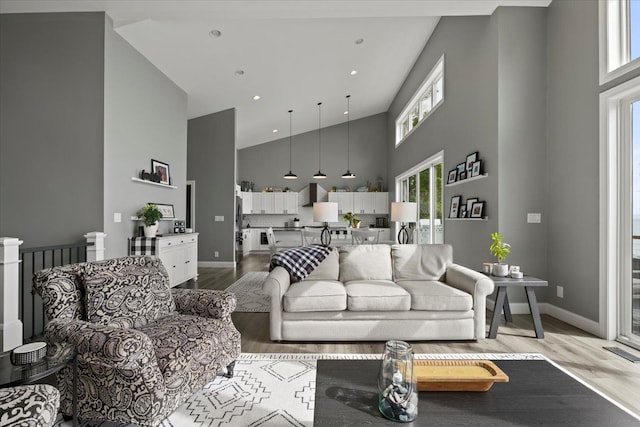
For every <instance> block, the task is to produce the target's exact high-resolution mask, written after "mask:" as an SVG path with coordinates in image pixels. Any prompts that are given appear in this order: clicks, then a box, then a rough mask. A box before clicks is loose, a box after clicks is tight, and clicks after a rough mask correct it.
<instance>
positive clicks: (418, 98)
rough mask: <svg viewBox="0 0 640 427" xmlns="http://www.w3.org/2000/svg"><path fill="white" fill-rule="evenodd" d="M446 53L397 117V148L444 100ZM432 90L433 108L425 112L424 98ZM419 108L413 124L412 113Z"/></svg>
mask: <svg viewBox="0 0 640 427" xmlns="http://www.w3.org/2000/svg"><path fill="white" fill-rule="evenodd" d="M439 82H440V83H441V89H440V93H441V96H440V98H439V99H438V101H435V100H436V99H437V96H436V87H437V86H438V83H439ZM444 86H445V84H444V54H442V55H441V56H440V58H439V59H438V61H437V62H436V65H435V66H434V67H433V68H432V69H431V71H429V74H427V77H426V78H425V79H424V80H423V81H422V83H421V84H420V87H419V88H418V90H417V91H416V92H415V93H414V94H413V96H412V97H411V99H410V100H409V102H407V104H406V105H405V107H404V108H403V109H402V112H401V113H400V114H399V115H398V117H397V118H396V122H395V123H396V148H397V147H398V146H399V145H400V144H402V143H403V142H404V141H405V140H406V139H407V138H408V137H409V135H411V134H412V133H413V131H414V130H415V129H417V128H418V127H419V126H420V124H422V122H423V121H424V120H425V119H426V118H427V117H429V116H430V115H431V114H433V112H434V111H435V110H437V109H438V107H440V105H442V103H443V102H444ZM429 92H431V108H430V109H429V110H428V111H427V112H426V113H424V111H423V102H422V101H423V99H424V98H426V95H427V94H428V93H429ZM416 109H417V110H418V122H417V123H416V124H412V122H411V120H410V119H411V115H412V114H413V113H414V111H415V110H416ZM405 121H407V122H408V126H407V127H408V129H407V131H406V133H405V132H403V125H404V122H405Z"/></svg>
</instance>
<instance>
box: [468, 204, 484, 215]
mask: <svg viewBox="0 0 640 427" xmlns="http://www.w3.org/2000/svg"><path fill="white" fill-rule="evenodd" d="M483 214H484V202H474V203H473V207H472V208H471V215H470V218H482V217H483Z"/></svg>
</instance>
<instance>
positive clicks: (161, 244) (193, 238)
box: [156, 233, 198, 287]
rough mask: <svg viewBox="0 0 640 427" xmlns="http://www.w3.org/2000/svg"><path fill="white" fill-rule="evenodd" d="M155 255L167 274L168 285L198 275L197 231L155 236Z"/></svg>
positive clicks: (176, 283)
mask: <svg viewBox="0 0 640 427" xmlns="http://www.w3.org/2000/svg"><path fill="white" fill-rule="evenodd" d="M156 255H157V256H158V258H160V261H162V264H163V265H164V268H165V269H166V270H167V274H168V275H169V286H171V287H174V286H177V285H179V284H180V283H183V282H186V281H187V280H190V279H196V278H197V277H198V233H188V234H176V235H170V236H162V237H158V238H156Z"/></svg>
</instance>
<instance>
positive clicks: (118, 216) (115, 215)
mask: <svg viewBox="0 0 640 427" xmlns="http://www.w3.org/2000/svg"><path fill="white" fill-rule="evenodd" d="M113 222H122V214H121V213H120V212H114V213H113Z"/></svg>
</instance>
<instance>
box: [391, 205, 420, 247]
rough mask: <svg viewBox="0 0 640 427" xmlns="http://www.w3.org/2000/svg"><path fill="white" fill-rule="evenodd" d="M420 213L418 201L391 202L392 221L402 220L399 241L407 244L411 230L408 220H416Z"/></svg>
mask: <svg viewBox="0 0 640 427" xmlns="http://www.w3.org/2000/svg"><path fill="white" fill-rule="evenodd" d="M417 213H418V204H417V203H416V202H393V203H391V221H399V222H400V231H398V243H400V244H405V243H407V242H409V231H408V230H407V225H406V224H405V223H408V222H416V217H417Z"/></svg>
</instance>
